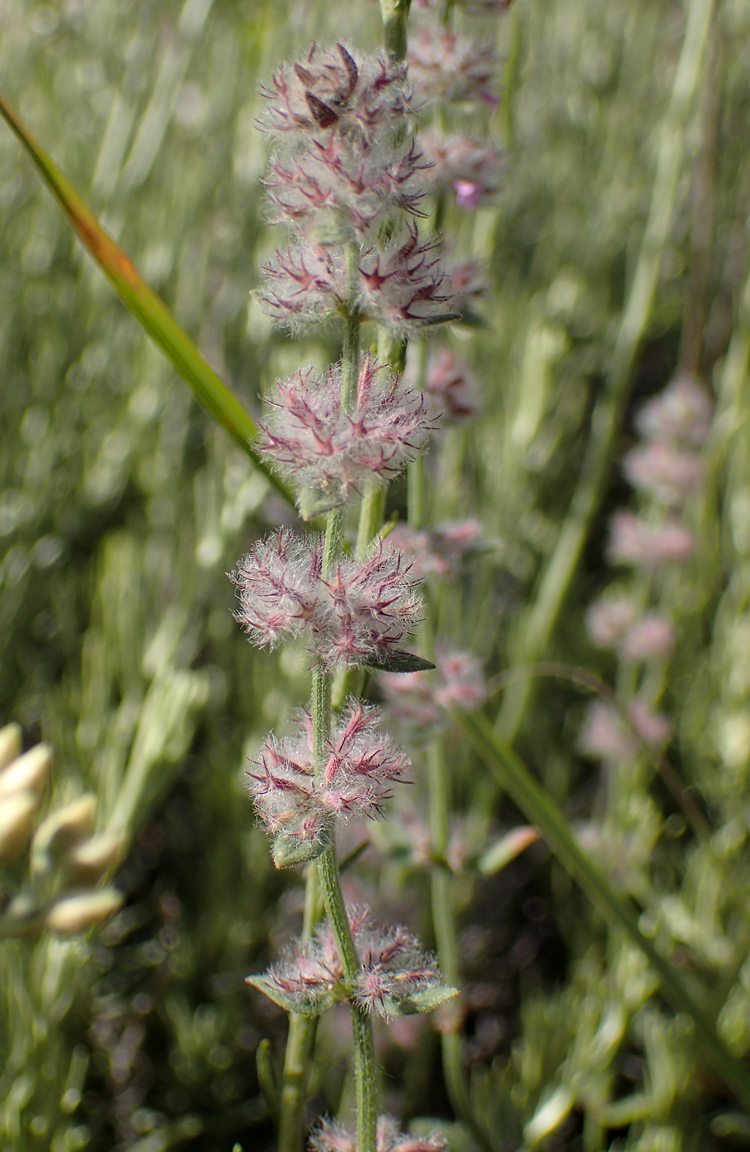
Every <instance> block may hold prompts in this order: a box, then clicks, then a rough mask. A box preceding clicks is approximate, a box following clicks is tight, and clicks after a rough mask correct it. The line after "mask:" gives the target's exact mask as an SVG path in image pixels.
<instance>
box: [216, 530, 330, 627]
mask: <svg viewBox="0 0 750 1152" xmlns="http://www.w3.org/2000/svg"><path fill="white" fill-rule="evenodd" d="M322 566H323V550H322V543H321V537H320V536H298V535H296V534H295V533H293V532H290V531H288V530H285V529H283V528H282V529H281V531H279V532H277V533H275V534H274V535H273V536H270V537H269V538H268V539H266V540H259V541H258V543H257V544H256V545H255V547H254V548H253V550H252V552H250V553H248V555H247V556H244V557H243V558H242V560H240V562H239V564H238V565H237V569H236V571H235V572H233V573H232V574H231V576H230V579H231V580H232V581H233V583H234V584H235V585H236V586H237V589H238V595H239V600H240V606H239V609H238V611H237V613H236V619H237V620H238V621H239V623H240V624H241V625H242V626H243V628H244V629H245V631H246V632H247V634H248V637H249V638H250V641H251V642H252V643H253V644H256V645H257V646H258V647H260V648H276V647H277V646H278V644H280V643H281V641H282V640H286V639H294V638H295V637H297V636H301V635H303V634H304V633H307V632H309V630H310V629H311V627H312V625H313V621H314V620H316V619H317V617H318V615H319V613H320V611H321V600H322V599H323V597H324V594H325V589H324V585H323V584H322V580H321V576H322Z"/></svg>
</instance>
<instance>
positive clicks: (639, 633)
mask: <svg viewBox="0 0 750 1152" xmlns="http://www.w3.org/2000/svg"><path fill="white" fill-rule="evenodd" d="M676 639H677V636H676V633H675V627H674V624H672V623H670V621H669V620H665V619H664V617H663V616H660V615H659V614H658V613H657V612H648V613H647V614H646V615H645V616H644V617H643V619H642V620H638V621H636V623H634V624H633V626H632V627H631V628H630V629H628V631H627V633H626V634H625V636H623V638H622V642H621V644H620V653H621V655H622V656H623V657H624V658H625V659H626V660H664V659H666V658H667V657H669V656H671V655H672V652H673V650H674V646H675V641H676Z"/></svg>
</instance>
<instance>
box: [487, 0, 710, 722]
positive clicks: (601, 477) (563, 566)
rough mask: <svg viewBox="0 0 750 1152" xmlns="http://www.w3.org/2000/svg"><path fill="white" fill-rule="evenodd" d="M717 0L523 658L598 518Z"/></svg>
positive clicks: (684, 58) (705, 6) (691, 34)
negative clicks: (594, 520)
mask: <svg viewBox="0 0 750 1152" xmlns="http://www.w3.org/2000/svg"><path fill="white" fill-rule="evenodd" d="M715 3H716V0H690V2H689V5H688V15H687V27H686V29H685V39H684V41H683V46H682V53H681V56H680V61H679V64H678V67H677V73H676V75H675V80H674V85H673V87H672V95H671V99H670V103H669V108H668V110H667V114H666V117H665V120H664V125H663V130H662V141H661V147H660V149H659V157H658V162H657V169H656V177H655V180H654V187H653V193H652V196H651V206H650V209H649V215H648V220H647V222H646V228H645V231H644V234H643V240H642V243H641V249H640V253H639V256H638V264H637V266H636V270H635V276H634V278H633V283H632V286H631V289H630V295H629V297H628V302H627V306H626V308H625V312H624V314H623V317H622V321H621V323H620V330H619V332H618V335H617V341H616V344H615V347H614V350H613V352H612V358H611V361H610V367H609V372H608V374H607V378H606V381H605V385H604V390H603V393H602V396H601V399H600V400H599V401H598V403H597V405H596V407H595V408H594V412H593V415H592V418H591V433H590V435H589V439H588V444H587V446H586V452H585V455H584V459H583V463H582V465H581V473H580V478H579V480H578V486H577V487H576V490H575V492H574V493H573V499H572V501H571V505H570V511H569V513H568V516H567V519H566V520H565V523H564V524H563V526H562V529H561V531H560V535H559V536H558V539H557V543H556V544H555V547H554V549H553V551H552V555H551V556H550V558H549V560H548V562H547V565H546V567H545V570H544V572H543V574H542V577H541V581H540V584H539V591H538V594H537V596H536V600H535V602H534V604H533V606H532V607H531V609H530V611H529V613H528V615H527V616H526V618H525V619H524V621H523V627H522V629H521V630H520V634H521V635H522V636H523V642H522V647H521V649H520V651H519V652H518V653H517V662H518V663H534V662H536V661H537V660H539V659H540V658H542V657H543V655H544V653H545V651H546V649H547V646H548V644H549V641H550V637H551V635H552V632H553V629H554V628H555V625H556V623H557V620H558V617H559V615H560V612H561V610H562V608H563V605H564V603H565V599H566V596H567V594H568V590H569V588H570V584H571V580H572V578H573V575H574V573H575V570H576V567H577V565H578V561H579V559H580V556H581V552H582V550H583V546H584V544H585V542H586V538H587V536H588V533H589V530H590V528H591V524H592V522H593V519H594V517H595V515H596V513H597V512H598V510H599V506H600V504H601V501H602V498H603V496H604V493H605V490H606V486H607V482H608V479H609V470H610V467H611V464H612V458H613V455H614V449H615V441H616V437H617V431H618V428H619V426H620V420H621V417H622V413H623V411H624V409H625V406H626V404H627V401H628V397H629V395H630V386H631V378H632V371H633V365H634V363H635V357H636V353H637V351H638V347H639V345H640V342H641V340H642V338H643V335H644V333H645V331H646V328H647V325H648V321H649V318H650V316H651V310H652V307H653V302H654V297H655V294H656V288H657V284H658V281H659V269H660V266H661V260H662V255H663V253H664V249H665V247H666V244H667V242H668V240H669V236H670V232H671V227H672V220H673V217H674V210H675V204H676V200H677V193H678V187H679V179H680V174H681V171H682V166H683V159H684V150H685V149H684V137H685V129H686V126H687V122H688V117H689V114H690V109H691V106H692V103H693V99H694V96H695V93H696V91H697V88H698V85H699V82H700V79H701V75H702V71H701V69H702V63H703V59H704V55H705V49H706V45H707V42H708V39H709V34H710V29H711V18H712V15H713V10H714V5H715ZM531 686H532V682H531V681H530V680H523V681H518V682H517V683H516V684H514V685H513V686H512V687H511V689H510V690H509V691H508V692H507V693H506V695H505V698H504V699H503V706H502V709H501V711H500V716H499V719H498V724H497V731H498V735H499V736H500V737H501V738H502V739H503V740H506V741H508V742H509V743H512V742H513V740H514V739H515V737H516V736H517V734H518V732H519V730H520V728H521V725H522V724H523V721H524V718H525V715H526V710H527V708H528V704H529V701H530V697H531Z"/></svg>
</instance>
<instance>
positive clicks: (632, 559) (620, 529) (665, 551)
mask: <svg viewBox="0 0 750 1152" xmlns="http://www.w3.org/2000/svg"><path fill="white" fill-rule="evenodd" d="M694 551H695V536H694V535H693V533H692V532H691V531H690V530H689V529H688V528H686V527H685V525H684V524H682V523H681V521H680V520H678V519H677V517H676V516H673V515H668V516H666V517H665V519H664V520H663V521H662V522H661V523H660V524H648V523H646V522H645V521H644V520H641V519H639V518H638V517H637V516H635V515H634V514H633V513H632V512H624V511H623V512H616V513H615V515H614V516H613V517H612V521H611V535H610V542H609V549H608V554H609V558H610V560H611V561H612V562H613V563H615V564H630V565H632V566H633V567H634V568H642V569H643V570H644V571H646V572H655V571H657V569H659V568H661V567H663V566H664V565H665V564H683V563H684V562H685V561H686V560H688V559H689V558H690V556H692V554H693V552H694Z"/></svg>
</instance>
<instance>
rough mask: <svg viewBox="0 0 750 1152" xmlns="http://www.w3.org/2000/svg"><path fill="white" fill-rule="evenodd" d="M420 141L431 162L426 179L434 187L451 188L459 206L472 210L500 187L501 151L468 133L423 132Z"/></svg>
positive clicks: (502, 169) (494, 194)
mask: <svg viewBox="0 0 750 1152" xmlns="http://www.w3.org/2000/svg"><path fill="white" fill-rule="evenodd" d="M422 144H423V146H424V150H425V154H426V155H427V157H428V159H429V160H431V161H432V164H433V167H432V169H431V170H430V178H431V181H432V183H433V184H434V185H435V186H436V187H437V188H443V189H446V190H452V191H453V192H454V193H455V196H456V203H457V204H458V205H459V207H461V208H468V209H470V210H472V211H473V210H474V209H476V208H481V207H482V206H483V205H484V204H487V203H489V202H490V201H491V200H492V199H493V197H495V196H496V195H497V193H498V192H499V191H500V189H501V187H502V181H503V177H504V176H505V156H504V153H503V152H502V151H501V150H500V149H499V148H496V147H495V146H494V145H492V144H486V143H483V142H480V141H478V140H472V139H471V137H470V136H464V135H452V136H442V135H438V134H437V133H435V132H424V133H423V134H422Z"/></svg>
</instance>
